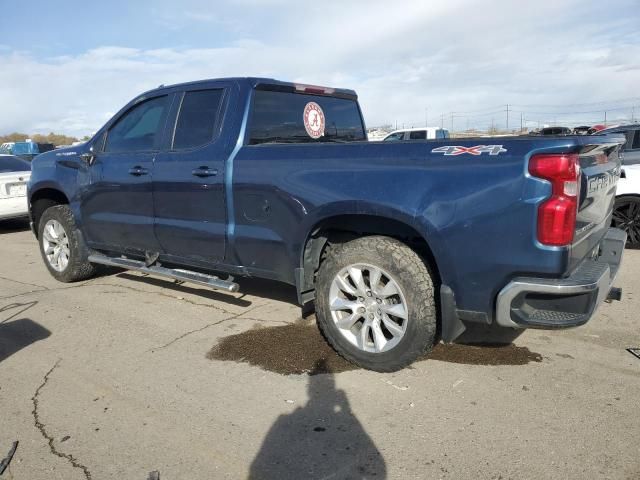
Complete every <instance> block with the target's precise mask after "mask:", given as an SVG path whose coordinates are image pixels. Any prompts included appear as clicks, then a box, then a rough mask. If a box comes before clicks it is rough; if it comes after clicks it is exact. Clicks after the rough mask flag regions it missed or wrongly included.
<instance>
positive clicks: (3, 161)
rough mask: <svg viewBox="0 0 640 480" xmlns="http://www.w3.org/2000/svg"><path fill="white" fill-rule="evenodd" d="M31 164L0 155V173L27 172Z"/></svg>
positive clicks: (16, 158) (11, 156) (10, 156)
mask: <svg viewBox="0 0 640 480" xmlns="http://www.w3.org/2000/svg"><path fill="white" fill-rule="evenodd" d="M29 170H31V164H30V163H29V162H27V161H25V160H22V159H21V158H18V157H14V156H13V155H6V156H5V155H0V173H9V172H28V171H29Z"/></svg>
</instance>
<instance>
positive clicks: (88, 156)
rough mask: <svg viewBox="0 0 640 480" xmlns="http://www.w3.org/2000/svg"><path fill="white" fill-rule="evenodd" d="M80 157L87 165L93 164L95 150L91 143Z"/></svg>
mask: <svg viewBox="0 0 640 480" xmlns="http://www.w3.org/2000/svg"><path fill="white" fill-rule="evenodd" d="M80 158H81V159H82V161H83V162H85V163H86V164H87V165H93V164H94V162H95V161H96V154H95V150H94V148H93V145H91V146H90V147H89V151H88V152H85V153H83V154H82V155H80Z"/></svg>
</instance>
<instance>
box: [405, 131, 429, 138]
mask: <svg viewBox="0 0 640 480" xmlns="http://www.w3.org/2000/svg"><path fill="white" fill-rule="evenodd" d="M426 139H427V131H426V130H416V131H413V132H409V140H426Z"/></svg>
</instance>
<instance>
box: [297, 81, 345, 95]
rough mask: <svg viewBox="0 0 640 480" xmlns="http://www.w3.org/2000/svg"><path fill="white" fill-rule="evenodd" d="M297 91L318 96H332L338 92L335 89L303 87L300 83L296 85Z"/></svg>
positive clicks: (314, 86)
mask: <svg viewBox="0 0 640 480" xmlns="http://www.w3.org/2000/svg"><path fill="white" fill-rule="evenodd" d="M296 91H297V92H304V93H315V94H317V95H331V94H333V93H334V92H335V91H336V90H335V88H329V87H319V86H317V85H303V84H300V83H298V84H296Z"/></svg>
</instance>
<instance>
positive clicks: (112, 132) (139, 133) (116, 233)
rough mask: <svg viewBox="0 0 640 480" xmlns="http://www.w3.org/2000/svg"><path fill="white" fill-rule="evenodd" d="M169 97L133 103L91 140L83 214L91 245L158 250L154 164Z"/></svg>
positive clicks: (84, 225) (83, 221)
mask: <svg viewBox="0 0 640 480" xmlns="http://www.w3.org/2000/svg"><path fill="white" fill-rule="evenodd" d="M168 110H169V97H168V96H167V95H161V96H156V97H151V98H146V99H145V100H143V101H141V102H138V103H136V104H134V105H133V106H132V107H131V108H130V109H129V110H127V111H126V112H125V113H123V114H122V115H121V116H120V117H119V118H118V119H117V120H116V121H115V122H114V123H113V124H112V125H111V126H110V127H109V129H108V130H107V132H106V135H105V136H102V137H101V139H100V141H98V142H96V143H95V144H94V154H95V157H94V160H93V163H92V165H91V166H90V167H89V168H90V181H89V184H88V185H87V186H86V188H85V189H84V191H83V194H82V195H83V198H82V202H81V213H82V223H83V227H84V228H83V229H84V233H85V235H86V237H87V242H88V243H89V245H91V246H93V247H95V248H102V249H112V250H115V251H122V252H124V251H130V250H134V251H141V252H144V251H151V252H157V251H159V250H160V248H159V245H158V242H157V240H156V238H155V234H154V228H153V190H152V179H153V164H154V159H155V158H156V156H157V155H158V148H159V145H160V142H161V137H162V132H163V129H164V125H165V121H166V117H167V113H168Z"/></svg>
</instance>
